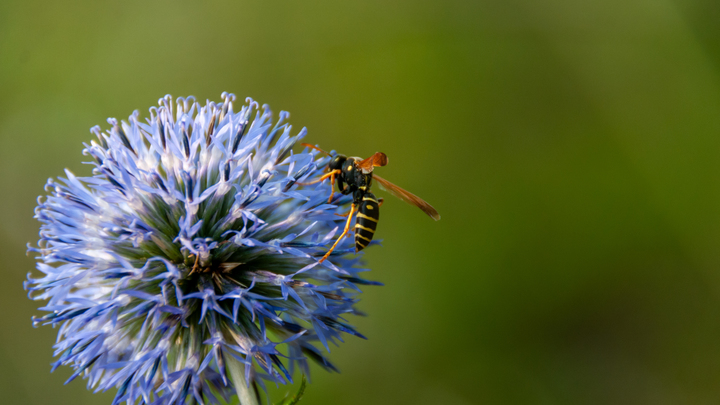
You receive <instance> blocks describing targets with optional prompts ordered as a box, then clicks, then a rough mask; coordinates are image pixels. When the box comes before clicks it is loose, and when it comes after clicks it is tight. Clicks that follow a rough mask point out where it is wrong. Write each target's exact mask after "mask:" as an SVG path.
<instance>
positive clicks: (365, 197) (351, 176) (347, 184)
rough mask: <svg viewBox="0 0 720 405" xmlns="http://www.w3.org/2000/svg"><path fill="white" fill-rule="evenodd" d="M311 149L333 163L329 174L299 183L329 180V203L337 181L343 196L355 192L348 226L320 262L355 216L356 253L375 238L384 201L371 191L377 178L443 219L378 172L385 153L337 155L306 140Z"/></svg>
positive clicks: (385, 160) (387, 188) (394, 192)
mask: <svg viewBox="0 0 720 405" xmlns="http://www.w3.org/2000/svg"><path fill="white" fill-rule="evenodd" d="M302 145H303V146H306V147H308V148H311V149H315V150H318V151H320V152H322V153H325V154H326V155H328V156H330V157H332V159H331V160H330V163H328V165H327V171H328V172H327V173H326V174H324V175H323V176H321V177H320V178H319V179H317V180H315V181H312V182H310V183H298V184H299V185H303V186H306V185H310V184H315V183H319V182H322V181H324V180H326V179H330V188H331V192H330V198H329V199H328V203H330V202H331V201H332V198H333V195H334V194H335V183H336V182H337V185H338V190H339V191H340V193H342V194H344V195H348V194H351V193H352V196H353V202H352V205H351V206H350V212H349V213H348V214H347V217H348V219H347V222H346V223H345V229H344V230H343V233H342V235H340V237H339V238H338V239H337V240H336V241H335V244H333V246H332V247H331V248H330V250H329V251H328V252H327V253H326V254H325V256H323V257H322V259H320V260H319V263H322V262H323V261H325V260H326V259H327V258H328V257H329V256H330V253H332V252H333V250H335V247H336V246H337V244H338V243H340V241H341V240H342V238H344V237H345V235H346V234H347V233H348V231H349V230H350V224H351V222H352V219H353V215H354V217H355V252H356V253H357V252H359V251H361V250H363V249H365V247H367V245H369V244H370V242H371V241H372V239H373V236H374V235H375V229H377V224H378V221H379V220H380V206H381V205H382V203H383V200H382V198H380V199H378V198H376V197H375V195H374V194H373V193H372V192H370V186H371V185H372V182H373V180H375V181H377V183H378V184H379V185H380V188H381V189H383V190H385V191H387V192H388V193H390V194H392V195H394V196H395V197H397V198H399V199H401V200H403V201H405V202H407V203H409V204H412V205H414V206H416V207H418V208H420V209H421V210H422V211H423V212H424V213H426V214H428V215H429V216H430V218H432V219H434V220H436V221H437V220H439V219H440V214H438V212H437V211H436V210H435V208H433V207H432V205H430V204H428V203H427V202H426V201H424V200H423V199H422V198H420V197H418V196H416V195H415V194H412V193H410V192H409V191H406V190H403V189H402V188H400V187H398V186H396V185H394V184H392V183H390V182H389V181H387V180H385V179H383V178H382V177H380V176H378V175H375V174H374V173H373V169H374V168H375V167H382V166H385V165H387V163H388V158H387V156H386V155H385V154H384V153H382V152H376V153H375V154H374V155H372V156H370V157H369V158H367V159H362V158H359V157H347V156H345V155H340V154H335V155H331V154H330V153H328V152H325V151H324V150H322V149H320V148H318V147H317V146H313V145H310V144H307V143H303V144H302Z"/></svg>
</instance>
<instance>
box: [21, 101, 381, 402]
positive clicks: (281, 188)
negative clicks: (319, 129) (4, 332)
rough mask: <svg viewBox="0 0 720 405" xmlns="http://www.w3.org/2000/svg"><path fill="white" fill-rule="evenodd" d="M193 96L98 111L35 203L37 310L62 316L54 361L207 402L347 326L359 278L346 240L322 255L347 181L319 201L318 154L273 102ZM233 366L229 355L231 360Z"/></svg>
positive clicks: (100, 378)
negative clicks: (87, 134)
mask: <svg viewBox="0 0 720 405" xmlns="http://www.w3.org/2000/svg"><path fill="white" fill-rule="evenodd" d="M222 98H223V102H222V103H221V104H216V103H213V102H209V101H208V102H207V103H206V105H205V106H200V105H199V104H198V103H197V102H195V100H194V98H192V97H190V98H188V99H182V98H179V99H177V102H176V103H173V100H172V98H171V97H170V96H166V97H165V98H162V99H160V101H159V107H157V108H155V107H153V108H151V109H150V117H149V118H148V119H147V120H145V122H144V123H143V122H141V121H140V119H139V114H138V112H137V111H136V112H135V113H133V115H131V116H130V117H129V120H128V122H124V121H123V122H118V121H117V120H115V119H109V120H108V123H109V124H110V125H111V126H112V128H111V129H110V130H108V131H106V132H101V130H100V128H99V127H94V128H93V129H92V130H91V131H92V132H93V133H94V134H95V135H96V136H97V140H96V141H92V142H91V143H90V144H89V145H88V144H86V145H85V150H84V154H86V155H88V156H90V157H92V159H93V162H92V163H91V164H92V165H94V169H93V175H92V177H76V176H74V175H73V174H72V173H71V172H70V171H67V170H66V171H65V173H66V177H65V178H59V179H58V180H53V179H50V180H49V181H48V184H47V186H46V190H47V191H48V196H47V197H46V199H44V200H43V199H42V198H40V199H39V204H38V207H37V208H36V210H35V217H36V218H37V219H38V220H39V221H40V222H41V223H42V226H41V229H40V240H39V242H38V246H37V247H34V248H33V247H31V248H30V250H31V251H34V252H37V253H38V264H37V269H38V270H39V271H40V272H42V277H40V278H34V277H32V276H31V275H28V281H27V282H26V289H27V290H28V291H29V295H30V297H31V298H32V299H34V300H43V301H44V300H47V305H45V306H43V307H42V308H41V310H43V311H46V312H47V314H46V315H44V316H42V317H39V318H36V319H34V321H35V323H36V324H51V325H53V326H55V325H57V326H59V327H60V328H59V331H58V340H57V344H56V345H55V355H56V356H57V360H56V361H55V362H54V363H53V369H55V368H57V367H58V366H60V365H63V364H64V365H69V366H71V367H72V368H73V369H74V370H75V373H74V374H73V376H72V377H71V378H70V380H72V379H73V378H75V377H77V376H82V377H83V378H86V379H87V380H88V387H89V388H93V389H95V390H96V391H101V390H107V389H111V388H113V387H116V388H117V389H118V392H117V395H116V397H115V403H119V402H127V403H129V404H136V403H140V404H170V403H201V404H203V403H219V402H220V400H221V399H222V400H228V399H229V398H231V397H232V395H234V394H235V393H236V391H237V392H239V391H240V390H242V389H243V387H241V385H243V384H245V385H246V386H247V385H252V384H256V385H259V386H260V387H262V388H264V387H265V382H273V383H286V382H288V381H292V375H293V370H294V368H295V367H296V366H297V367H298V368H299V369H300V370H302V372H303V373H305V374H307V373H308V359H312V360H314V361H316V362H317V363H319V364H320V365H321V366H323V367H324V368H326V369H329V370H335V367H334V366H333V365H332V364H331V363H330V362H328V360H327V359H326V358H325V356H324V355H323V353H322V352H323V351H322V348H323V347H324V348H325V349H326V350H329V348H328V345H329V343H334V344H337V342H338V341H342V335H343V334H350V335H355V336H358V337H363V336H362V335H361V334H360V333H358V332H357V331H355V329H354V328H353V327H352V326H351V325H349V324H348V323H347V321H346V320H344V319H343V317H344V316H345V315H346V314H358V311H357V310H356V309H355V307H354V305H355V303H356V302H357V298H356V295H357V293H359V292H360V290H359V288H358V287H357V285H359V284H379V283H375V282H371V281H367V280H364V279H362V278H361V277H360V276H359V273H360V272H362V271H364V270H366V269H363V268H361V267H360V265H359V257H358V256H355V255H351V254H350V252H352V251H353V250H354V249H353V242H352V240H350V238H348V239H347V240H345V241H343V242H341V244H339V246H338V249H336V250H335V252H334V253H333V255H332V256H331V258H330V260H327V261H324V262H322V263H318V257H320V256H322V255H323V254H324V253H325V252H326V251H327V249H328V248H329V247H330V245H331V244H332V243H333V242H334V238H335V237H337V235H339V228H340V227H341V226H342V225H343V224H344V221H345V219H344V218H342V217H340V216H338V215H337V214H340V213H343V210H346V208H347V207H346V206H347V205H348V204H349V203H350V199H351V198H350V197H349V196H342V195H340V194H337V193H336V198H335V199H334V200H333V201H332V202H331V203H328V201H327V199H328V195H329V192H330V190H329V188H328V185H327V183H324V184H323V183H318V184H314V185H310V186H299V185H298V184H297V183H298V182H299V181H305V182H310V181H312V179H314V178H317V177H318V176H319V175H320V174H321V172H322V170H323V168H324V167H325V166H326V165H327V162H328V157H326V156H324V155H319V154H317V152H316V151H313V150H308V149H305V151H304V152H302V153H293V151H292V147H293V146H294V145H295V142H296V141H297V140H298V139H300V138H302V137H303V136H304V135H305V133H306V130H305V128H303V129H302V130H301V131H300V132H299V133H298V134H297V135H295V136H292V135H291V132H292V131H291V129H292V127H291V126H290V125H288V124H287V123H285V120H286V119H287V118H288V116H289V114H288V113H286V112H281V113H280V116H279V118H278V120H277V122H273V120H272V113H271V111H270V110H269V108H268V106H267V105H263V106H262V108H260V107H259V106H258V104H257V103H256V102H254V101H252V100H251V99H247V100H246V101H247V105H245V106H243V107H242V108H240V111H238V112H235V111H234V106H233V101H234V100H235V96H234V95H232V94H227V93H223V95H222ZM238 370H239V371H238Z"/></svg>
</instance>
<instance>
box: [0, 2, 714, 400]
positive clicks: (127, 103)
mask: <svg viewBox="0 0 720 405" xmlns="http://www.w3.org/2000/svg"><path fill="white" fill-rule="evenodd" d="M718 18H720V3H718V2H716V1H710V0H695V1H671V0H653V1H651V0H622V1H620V0H586V1H569V0H565V1H563V0H508V1H484V0H464V1H463V0H444V1H440V0H412V1H411V0H398V1H393V0H390V1H388V0H383V1H380V0H366V1H362V2H360V1H357V2H351V1H337V0H334V1H331V0H321V1H309V0H305V1H279V0H267V1H240V0H236V1H221V0H208V1H202V2H201V1H185V0H157V1H156V0H149V1H147V0H146V1H135V0H132V1H122V2H120V1H112V2H109V1H108V2H98V1H89V0H84V1H81V0H77V1H65V2H48V1H39V0H24V1H8V0H4V1H2V2H0V93H1V95H2V97H0V142H1V144H0V168H1V173H2V175H1V176H0V191H1V193H2V198H1V199H0V238H1V241H2V243H0V255H2V258H3V264H2V268H1V269H0V271H2V281H1V282H0V313H1V314H2V315H1V317H0V319H1V321H0V398H2V399H1V400H0V402H2V403H3V404H109V403H110V401H111V398H112V397H113V395H114V394H113V393H105V394H91V393H90V392H88V391H87V390H86V389H85V385H84V381H82V380H76V381H74V382H73V383H71V384H69V385H68V386H63V385H62V384H63V382H64V381H65V379H66V378H67V377H69V375H70V374H71V373H70V370H69V369H67V368H62V369H60V370H58V371H56V372H55V373H53V374H50V366H49V363H50V362H51V360H52V348H51V346H52V344H53V342H54V337H55V334H56V330H53V329H51V328H50V327H43V328H39V329H33V328H32V326H31V321H30V317H31V316H32V315H34V314H38V313H39V312H38V311H37V310H36V308H37V307H38V305H39V303H35V302H31V301H29V300H28V299H27V298H26V296H25V295H26V294H25V292H24V291H23V289H22V282H23V280H24V278H25V275H26V273H27V272H28V271H31V270H32V269H33V268H34V260H33V259H32V258H31V257H26V256H25V244H26V243H27V242H33V243H34V242H35V241H36V240H37V230H38V227H39V224H38V223H37V222H36V221H35V220H34V219H33V218H32V215H33V208H34V206H35V198H36V197H37V196H38V195H39V194H42V193H43V190H42V187H43V185H44V183H45V180H46V179H47V178H48V177H55V176H58V175H62V169H63V168H65V167H68V168H70V169H71V170H73V171H75V172H76V173H83V174H87V173H89V167H88V166H86V165H82V164H81V163H80V162H81V161H84V160H88V159H87V158H86V157H83V156H82V155H81V149H82V146H81V143H82V142H85V141H89V140H90V139H91V134H90V133H89V132H88V129H89V128H90V127H91V126H93V125H96V124H100V125H102V126H103V128H107V127H108V125H107V124H106V123H105V119H106V118H107V117H118V118H126V117H127V116H128V115H129V114H130V113H131V112H132V111H133V110H135V109H138V110H140V111H141V112H142V113H143V114H144V116H147V108H149V107H150V106H153V105H156V102H157V99H158V98H160V97H162V96H163V95H165V94H167V93H170V94H173V95H174V96H187V95H195V96H196V97H197V98H198V99H199V100H205V99H211V100H216V101H218V100H219V99H220V93H221V92H222V91H229V92H233V93H235V94H237V95H238V96H239V97H240V98H244V97H245V96H251V97H253V98H255V99H256V100H258V101H260V102H261V103H268V104H270V105H271V106H272V108H273V110H274V111H276V112H278V111H280V110H288V111H290V112H291V113H292V116H291V122H292V123H293V124H294V125H295V128H297V129H299V128H301V127H302V126H307V127H308V130H309V136H308V137H307V138H305V139H306V141H307V142H311V143H317V144H319V145H321V146H322V147H324V148H326V149H336V150H338V151H341V152H343V153H347V154H352V155H359V156H368V155H370V154H371V153H373V152H375V151H383V152H385V153H386V154H387V155H388V156H389V158H390V164H389V165H388V166H387V167H384V168H382V169H378V170H379V171H378V173H381V175H382V176H383V177H386V178H387V179H390V180H392V181H393V182H395V183H397V184H399V185H401V186H403V187H405V188H407V189H408V190H410V191H412V192H414V193H416V194H418V195H420V196H422V197H423V198H425V199H427V200H428V201H429V202H431V203H432V204H433V205H434V206H435V207H436V208H437V209H438V211H440V213H441V214H442V215H443V218H442V220H441V221H439V222H437V223H435V222H434V221H432V220H430V219H428V218H427V217H426V216H425V215H423V214H422V213H421V212H420V211H419V210H417V209H416V208H413V207H410V206H408V205H405V204H403V203H402V202H400V201H399V200H396V199H391V198H392V197H389V198H387V199H386V204H385V206H383V220H382V221H381V224H380V227H379V230H378V237H379V238H382V239H384V247H382V248H373V249H370V250H369V251H368V252H367V254H366V256H365V257H366V258H367V260H368V262H369V265H370V266H371V267H372V268H373V272H372V273H371V275H370V276H369V277H370V278H372V279H376V280H380V281H383V282H384V283H385V284H386V286H385V287H375V288H366V289H365V290H366V292H365V293H364V294H363V295H362V302H361V304H360V308H361V309H362V310H364V311H366V312H367V313H368V314H369V316H368V317H366V318H361V319H356V320H354V322H355V323H356V324H357V325H358V326H359V329H360V331H361V332H362V333H364V334H365V335H366V336H368V337H369V340H368V341H364V340H361V339H356V338H353V337H348V338H347V339H346V340H347V343H346V344H344V345H343V346H342V347H340V348H337V349H334V350H333V353H332V355H331V359H332V360H333V361H334V362H335V363H336V365H337V366H338V367H339V368H340V369H341V370H342V373H341V374H327V373H324V372H322V371H321V370H319V369H314V371H315V372H314V374H313V376H312V377H313V382H312V384H311V386H310V387H309V389H308V391H307V395H306V397H305V399H304V400H303V401H302V403H303V404H308V405H310V404H350V405H352V404H413V405H424V404H459V405H463V404H645V403H647V404H650V403H652V404H711V403H717V402H718V401H719V398H720V159H718V157H720V25H718V23H717V21H718ZM378 194H379V195H380V194H383V193H382V192H378ZM288 390H289V389H288V388H287V387H280V389H275V388H274V387H272V388H271V393H272V396H273V398H274V399H278V398H280V397H282V396H283V394H284V393H285V392H287V391H288Z"/></svg>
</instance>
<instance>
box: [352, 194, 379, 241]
mask: <svg viewBox="0 0 720 405" xmlns="http://www.w3.org/2000/svg"><path fill="white" fill-rule="evenodd" d="M355 218H356V219H355V251H356V252H359V251H361V250H363V249H365V247H367V245H369V244H370V241H371V240H372V238H373V236H375V228H377V223H378V220H379V219H380V204H378V201H377V198H375V196H374V195H373V194H372V193H365V195H363V197H362V201H361V202H360V208H359V210H358V213H357V215H356V217H355Z"/></svg>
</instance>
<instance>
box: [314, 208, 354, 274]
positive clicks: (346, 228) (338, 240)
mask: <svg viewBox="0 0 720 405" xmlns="http://www.w3.org/2000/svg"><path fill="white" fill-rule="evenodd" d="M356 209H357V208H356V207H355V204H353V205H351V206H350V213H349V214H348V219H347V222H346V223H345V230H343V233H342V235H340V237H339V238H337V240H336V241H335V244H333V245H332V247H331V248H330V250H328V252H327V253H325V256H323V257H322V259H320V260H318V263H322V262H324V261H325V259H327V258H328V256H330V253H332V251H333V250H335V246H337V244H338V243H340V241H341V240H342V238H344V237H345V235H346V234H347V233H348V231H349V230H350V222H351V221H352V218H353V216H352V214H353V212H355V210H356Z"/></svg>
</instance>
